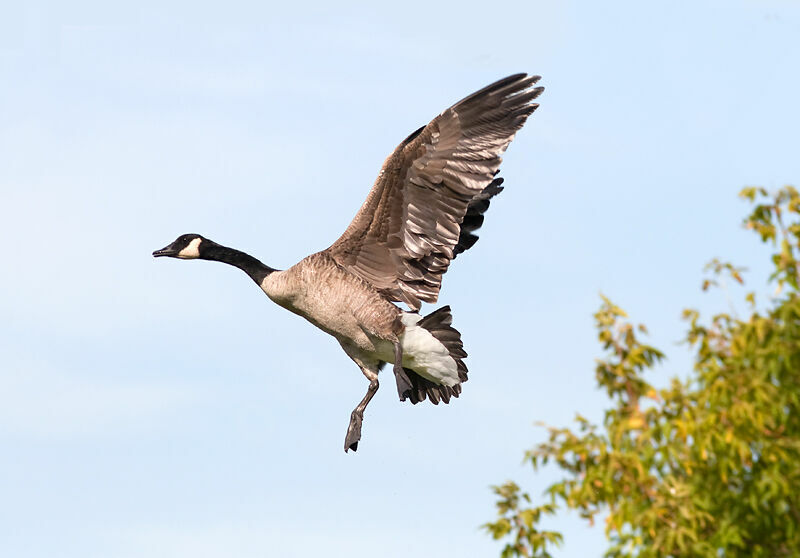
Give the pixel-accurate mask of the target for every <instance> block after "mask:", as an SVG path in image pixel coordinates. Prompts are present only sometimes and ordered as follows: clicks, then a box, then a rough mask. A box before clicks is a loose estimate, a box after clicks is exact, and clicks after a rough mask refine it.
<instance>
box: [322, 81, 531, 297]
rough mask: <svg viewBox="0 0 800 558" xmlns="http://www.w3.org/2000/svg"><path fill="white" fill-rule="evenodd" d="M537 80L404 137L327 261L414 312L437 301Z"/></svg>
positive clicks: (488, 91)
mask: <svg viewBox="0 0 800 558" xmlns="http://www.w3.org/2000/svg"><path fill="white" fill-rule="evenodd" d="M538 80H539V76H526V75H525V74H516V75H513V76H509V77H507V78H505V79H501V80H500V81H497V82H495V83H493V84H491V85H489V86H488V87H485V88H483V89H481V90H480V91H478V92H476V93H473V94H472V95H470V96H469V97H466V98H465V99H463V100H461V101H459V102H458V103H456V104H455V105H453V106H452V107H450V108H448V109H447V110H445V111H444V112H442V113H441V114H440V115H439V116H437V117H436V118H434V119H433V120H432V121H431V123H430V124H428V125H427V126H425V127H423V128H420V129H419V130H417V131H415V132H414V133H412V134H411V135H410V136H409V137H408V138H406V139H405V140H404V141H403V143H401V144H400V145H399V146H398V147H397V148H396V149H395V151H394V153H392V154H391V155H390V156H389V158H388V159H386V161H385V162H384V164H383V168H382V169H381V172H380V174H379V175H378V178H377V180H376V181H375V185H374V186H373V187H372V190H371V191H370V193H369V195H368V196H367V200H366V201H365V202H364V205H362V206H361V209H360V210H359V211H358V213H357V214H356V216H355V218H354V219H353V221H352V223H350V226H349V227H347V230H346V231H345V232H344V234H343V235H342V236H341V238H339V240H337V241H336V242H335V243H334V244H333V245H332V246H331V247H330V248H329V249H328V252H329V253H330V255H331V256H332V257H333V258H334V259H335V260H336V261H337V262H338V263H339V265H341V266H342V267H344V268H346V269H347V270H349V271H351V272H352V273H354V274H356V275H358V276H360V277H361V278H363V279H365V280H366V281H368V282H370V283H371V284H372V285H374V286H375V288H377V289H378V290H379V291H381V292H382V293H383V294H384V295H386V296H387V297H389V298H390V299H391V300H394V301H397V302H405V303H406V304H407V305H408V306H409V307H410V308H412V309H414V310H418V309H419V307H420V301H424V302H436V299H437V298H438V296H439V288H440V287H441V284H442V275H443V274H444V273H445V271H447V267H448V266H449V265H450V260H452V259H453V258H454V257H455V255H456V254H457V253H458V251H459V250H457V248H461V250H460V251H463V250H464V249H466V248H464V247H463V246H461V245H460V244H459V238H460V237H462V230H461V225H462V222H463V221H464V217H465V215H467V209H468V207H469V206H470V203H471V202H473V200H474V201H476V202H480V201H481V200H480V199H476V198H480V196H482V195H483V196H484V197H485V198H487V194H488V191H487V192H486V193H484V191H485V190H487V187H488V186H489V185H490V183H492V180H493V178H494V176H495V174H497V170H498V168H499V166H500V162H501V159H500V155H501V154H502V153H503V152H504V151H505V150H506V148H507V147H508V144H509V143H510V142H511V140H512V139H514V134H515V133H516V132H517V130H519V129H520V128H521V127H522V125H523V124H524V123H525V120H526V119H527V118H528V116H530V115H531V114H532V113H533V111H534V110H536V108H537V107H538V106H539V105H538V104H536V103H533V102H532V101H533V100H534V99H536V97H538V96H539V95H540V94H541V92H542V91H543V90H544V88H543V87H533V86H534V84H535V83H536V82H537V81H538ZM489 191H491V189H489ZM488 197H491V195H488ZM487 200H488V198H487ZM486 205H487V206H488V203H487V204H486ZM484 210H485V208H484ZM479 213H482V211H480V212H479ZM478 226H479V224H478ZM475 228H477V227H473V229H472V230H474V229H475ZM469 232H470V231H463V233H469ZM472 243H474V240H472ZM470 246H471V244H470ZM468 247H469V246H467V248H468Z"/></svg>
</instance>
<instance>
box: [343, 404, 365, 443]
mask: <svg viewBox="0 0 800 558" xmlns="http://www.w3.org/2000/svg"><path fill="white" fill-rule="evenodd" d="M363 421H364V414H363V413H359V412H358V411H353V412H352V413H350V425H349V426H348V427H347V436H345V438H344V452H345V453H347V450H353V451H356V450H358V441H359V440H360V439H361V424H362V422H363Z"/></svg>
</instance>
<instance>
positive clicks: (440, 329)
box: [404, 306, 468, 405]
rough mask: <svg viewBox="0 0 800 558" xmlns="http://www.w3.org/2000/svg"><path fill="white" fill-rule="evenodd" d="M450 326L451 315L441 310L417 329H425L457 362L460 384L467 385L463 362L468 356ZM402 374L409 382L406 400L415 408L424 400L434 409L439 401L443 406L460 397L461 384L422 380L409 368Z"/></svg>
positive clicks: (420, 323) (428, 317) (426, 317)
mask: <svg viewBox="0 0 800 558" xmlns="http://www.w3.org/2000/svg"><path fill="white" fill-rule="evenodd" d="M452 323H453V316H452V315H451V314H450V307H449V306H442V307H441V308H439V309H438V310H436V311H434V312H432V313H430V314H428V315H427V316H425V317H424V318H422V319H421V320H420V321H419V322H418V323H417V325H418V326H421V327H424V328H425V329H426V330H428V331H429V332H430V333H431V335H433V336H434V337H435V338H436V339H437V340H438V341H439V342H440V343H442V345H444V346H445V348H446V349H447V350H448V352H449V353H450V356H451V357H452V358H453V360H454V361H455V362H456V368H457V369H458V379H459V381H460V382H461V383H464V382H466V381H467V372H468V370H467V365H466V364H464V361H463V359H464V358H466V356H467V352H466V351H465V350H464V345H463V343H462V342H461V334H460V333H459V332H458V330H456V329H455V328H453V327H452V325H451V324H452ZM404 370H405V371H406V373H407V374H408V378H409V379H410V380H411V392H410V394H409V399H410V400H411V403H413V404H414V405H416V404H417V403H419V402H420V401H425V398H426V397H427V398H428V399H430V401H431V403H433V404H434V405H438V404H439V401H440V400H441V401H444V402H445V403H450V398H451V397H458V396H459V395H460V394H461V383H458V384H456V385H454V386H445V385H441V384H437V383H436V382H433V381H431V380H429V379H427V378H423V377H422V376H420V375H419V374H417V373H416V372H414V371H413V370H411V369H409V368H405V369H404Z"/></svg>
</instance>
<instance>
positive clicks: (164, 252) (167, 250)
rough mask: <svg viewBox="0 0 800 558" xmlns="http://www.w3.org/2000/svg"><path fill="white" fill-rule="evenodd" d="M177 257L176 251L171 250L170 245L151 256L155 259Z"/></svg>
mask: <svg viewBox="0 0 800 558" xmlns="http://www.w3.org/2000/svg"><path fill="white" fill-rule="evenodd" d="M173 244H174V243H173ZM177 255H178V250H176V249H175V248H173V247H172V244H170V245H169V246H165V247H164V248H162V249H161V250H156V251H155V252H153V256H155V257H156V258H158V257H160V256H173V257H174V256H177Z"/></svg>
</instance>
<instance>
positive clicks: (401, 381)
mask: <svg viewBox="0 0 800 558" xmlns="http://www.w3.org/2000/svg"><path fill="white" fill-rule="evenodd" d="M394 378H395V380H397V395H399V396H400V401H405V400H406V398H407V397H409V395H410V394H411V380H409V379H408V374H406V371H405V370H404V369H403V365H402V364H395V365H394Z"/></svg>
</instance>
